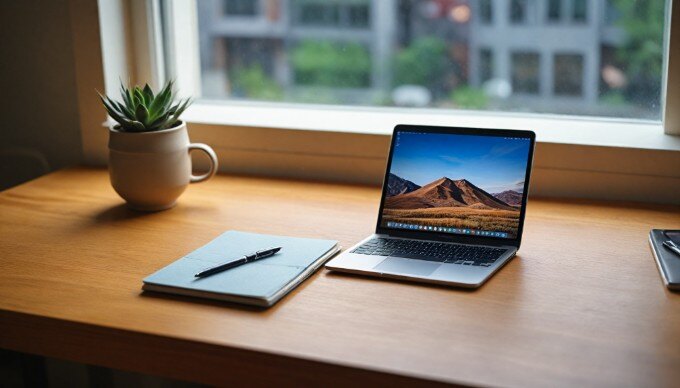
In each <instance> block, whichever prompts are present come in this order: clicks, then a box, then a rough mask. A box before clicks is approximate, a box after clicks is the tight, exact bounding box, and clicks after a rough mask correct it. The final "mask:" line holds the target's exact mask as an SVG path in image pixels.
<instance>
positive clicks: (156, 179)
mask: <svg viewBox="0 0 680 388" xmlns="http://www.w3.org/2000/svg"><path fill="white" fill-rule="evenodd" d="M120 93H121V101H115V100H113V99H111V98H109V97H108V96H103V95H102V94H101V93H100V94H99V96H100V98H101V100H102V103H103V104H104V107H105V108H106V111H107V112H108V114H109V115H110V116H111V118H113V120H115V121H116V123H117V124H115V125H113V126H111V127H110V128H109V175H110V178H111V185H112V186H113V188H114V190H116V192H117V193H118V195H120V196H121V197H122V198H123V199H125V201H126V202H127V204H128V206H129V207H131V208H133V209H136V210H142V211H158V210H163V209H168V208H170V207H172V206H174V205H175V203H176V201H177V198H178V197H179V196H180V195H181V194H182V192H184V190H185V189H186V187H187V186H188V184H189V183H195V182H203V181H206V180H208V179H210V178H211V177H212V176H213V175H215V172H216V171H217V156H216V155H215V152H214V151H213V150H212V148H210V147H209V146H207V145H205V144H200V143H190V142H189V135H188V132H187V126H186V124H185V123H184V122H183V121H182V120H180V115H181V114H182V112H184V110H185V109H186V108H187V107H188V106H189V105H190V104H191V102H192V101H191V99H190V98H187V99H184V100H179V101H175V96H174V91H173V82H172V81H169V82H167V83H166V84H165V86H164V87H163V89H162V90H161V91H160V92H158V93H154V91H153V90H152V89H151V88H150V87H149V85H148V84H147V85H144V87H143V88H142V87H139V86H135V87H132V88H128V87H125V86H124V85H123V84H121V86H120ZM194 149H198V150H201V151H203V152H205V153H206V154H207V155H208V157H209V159H210V170H209V171H208V172H207V173H205V174H203V175H200V176H195V175H192V173H191V157H190V155H189V152H191V150H194Z"/></svg>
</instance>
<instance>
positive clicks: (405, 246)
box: [326, 125, 536, 288]
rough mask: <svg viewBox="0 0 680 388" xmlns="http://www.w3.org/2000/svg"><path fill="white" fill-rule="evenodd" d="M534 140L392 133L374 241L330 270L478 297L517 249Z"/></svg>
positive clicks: (525, 135)
mask: <svg viewBox="0 0 680 388" xmlns="http://www.w3.org/2000/svg"><path fill="white" fill-rule="evenodd" d="M535 139H536V135H535V134H534V132H532V131H518V130H502V129H477V128H452V127H429V126H419V125H398V126H397V127H396V128H395V129H394V133H393V135H392V143H391V146H390V153H389V158H388V161H387V169H386V171H385V179H384V180H383V188H382V198H381V201H380V208H379V211H378V223H377V226H376V229H375V233H374V234H372V235H370V236H368V237H367V238H365V239H364V240H363V241H361V242H359V243H358V244H356V245H355V246H353V247H352V248H350V249H348V250H347V251H345V252H343V253H342V254H340V255H339V256H337V257H336V258H334V259H333V260H331V261H329V262H328V263H327V264H326V268H328V269H329V270H333V271H340V272H348V273H353V274H363V275H370V276H379V277H386V278H395V279H402V280H413V281H418V282H427V283H436V284H443V285H451V286H460V287H468V288H476V287H479V286H481V285H482V284H483V283H484V282H485V281H486V280H488V279H489V278H490V277H491V276H492V275H493V274H494V273H495V272H496V271H498V270H499V269H500V268H501V267H503V265H504V264H505V263H507V262H508V261H510V260H511V259H512V258H513V257H514V256H515V254H516V253H517V250H518V249H519V246H520V242H521V240H522V227H523V225H524V215H525V213H526V205H527V194H528V190H529V176H530V174H531V163H532V159H533V151H534V145H535Z"/></svg>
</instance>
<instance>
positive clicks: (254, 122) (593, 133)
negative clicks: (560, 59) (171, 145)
mask: <svg viewBox="0 0 680 388" xmlns="http://www.w3.org/2000/svg"><path fill="white" fill-rule="evenodd" d="M183 118H184V119H185V120H186V121H187V122H189V123H200V124H211V125H224V126H238V127H258V128H280V129H293V130H303V131H325V132H339V133H357V134H370V135H390V134H391V133H392V129H393V128H394V126H395V125H397V124H421V125H440V126H459V127H479V128H507V129H530V130H533V131H534V132H536V136H537V141H538V142H542V143H554V144H574V145H587V146H600V147H618V148H629V149H646V150H665V151H680V137H678V136H671V135H666V134H664V132H663V128H662V125H661V123H658V122H651V121H642V120H639V121H631V120H628V121H624V120H618V119H607V118H590V117H573V116H551V115H537V114H508V113H494V112H481V111H445V110H435V109H412V108H408V109H407V108H372V107H352V108H347V107H338V106H319V105H300V104H268V103H254V102H220V101H205V100H204V101H198V102H196V103H194V104H193V106H191V107H190V108H189V109H188V110H187V111H186V112H185V113H184V115H183Z"/></svg>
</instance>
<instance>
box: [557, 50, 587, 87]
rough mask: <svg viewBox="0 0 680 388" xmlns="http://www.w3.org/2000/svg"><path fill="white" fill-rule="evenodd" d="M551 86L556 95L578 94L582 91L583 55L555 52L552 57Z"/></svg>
mask: <svg viewBox="0 0 680 388" xmlns="http://www.w3.org/2000/svg"><path fill="white" fill-rule="evenodd" d="M553 66H554V70H553V88H554V93H555V95H556V96H580V95H581V94H582V93H583V87H582V85H583V56H582V55H579V54H556V55H555V56H554V59H553Z"/></svg>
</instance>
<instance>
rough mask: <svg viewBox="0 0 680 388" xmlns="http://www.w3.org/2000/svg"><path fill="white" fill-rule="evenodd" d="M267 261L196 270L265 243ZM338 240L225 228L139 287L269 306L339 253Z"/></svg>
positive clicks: (247, 251)
mask: <svg viewBox="0 0 680 388" xmlns="http://www.w3.org/2000/svg"><path fill="white" fill-rule="evenodd" d="M276 246H280V247H282V249H281V251H279V253H277V254H275V255H274V256H272V257H268V258H266V259H262V260H258V261H254V262H251V263H247V264H244V265H242V266H240V267H236V268H232V269H230V270H227V271H224V272H221V273H217V274H214V275H211V276H208V277H205V278H196V277H194V274H196V273H197V272H200V271H201V270H203V269H205V268H208V267H212V266H215V265H217V264H220V263H223V262H225V261H229V260H230V259H233V258H236V257H240V256H243V255H246V254H251V253H253V252H255V251H258V250H262V249H265V248H269V247H276ZM338 250H339V249H338V246H337V241H333V240H318V239H310V238H297V237H284V236H271V235H264V234H256V233H246V232H238V231H233V230H232V231H228V232H225V233H223V234H222V235H220V236H219V237H217V238H216V239H214V240H212V241H211V242H209V243H208V244H207V245H204V246H202V247H201V248H198V249H197V250H195V251H193V252H191V253H189V254H188V255H186V256H184V257H183V258H181V259H179V260H177V261H175V262H174V263H172V264H170V265H168V266H167V267H165V268H162V269H161V270H159V271H157V272H156V273H154V274H152V275H150V276H148V277H147V278H145V279H144V285H143V287H142V288H143V289H144V290H151V291H160V292H168V293H173V294H181V295H190V296H198V297H204V298H211V299H219V300H226V301H232V302H238V303H245V304H252V305H259V306H271V305H272V304H274V303H276V301H277V300H279V299H280V298H281V297H283V296H284V295H285V294H286V293H288V292H289V291H290V290H292V289H293V288H294V287H295V286H297V285H298V284H299V283H301V282H302V281H303V280H304V279H305V278H306V277H307V276H309V275H311V274H312V273H313V272H314V271H315V270H316V269H318V268H319V267H320V266H321V265H322V264H323V263H324V262H325V261H326V260H328V259H329V258H330V257H331V256H333V255H334V254H335V253H337V251H338Z"/></svg>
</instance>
